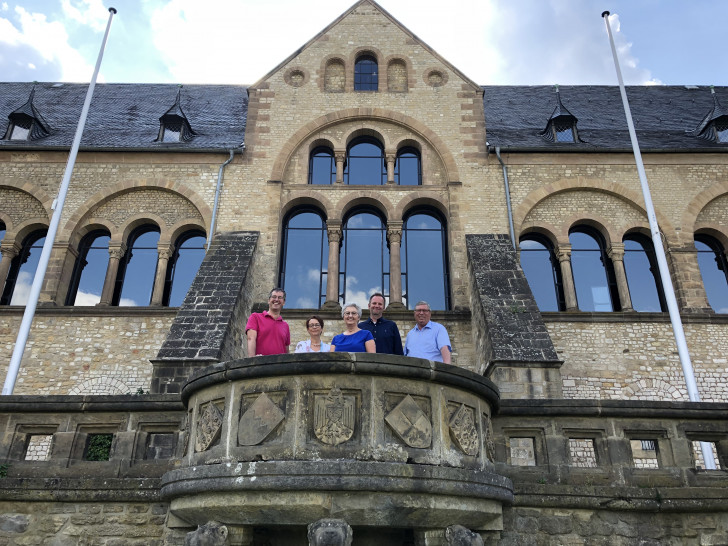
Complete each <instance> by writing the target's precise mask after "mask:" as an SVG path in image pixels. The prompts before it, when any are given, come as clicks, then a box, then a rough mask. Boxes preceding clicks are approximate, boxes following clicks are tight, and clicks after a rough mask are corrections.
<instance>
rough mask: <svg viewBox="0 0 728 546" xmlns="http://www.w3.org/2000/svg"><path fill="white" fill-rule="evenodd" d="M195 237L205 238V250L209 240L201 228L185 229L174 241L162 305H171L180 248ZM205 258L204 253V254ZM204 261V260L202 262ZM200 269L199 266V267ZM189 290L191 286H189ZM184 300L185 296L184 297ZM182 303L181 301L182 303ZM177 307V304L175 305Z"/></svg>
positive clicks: (166, 274)
mask: <svg viewBox="0 0 728 546" xmlns="http://www.w3.org/2000/svg"><path fill="white" fill-rule="evenodd" d="M195 237H201V238H202V239H203V244H202V249H203V251H204V249H205V241H206V240H207V237H206V235H205V232H204V231H202V230H201V229H191V230H189V231H185V232H184V233H182V234H181V235H180V236H179V237H177V240H176V241H175V243H174V251H173V252H172V256H170V258H169V261H168V262H167V271H166V272H165V274H164V290H163V292H162V305H163V306H164V307H169V306H170V305H169V300H170V297H171V295H172V289H173V288H174V282H175V278H174V276H175V272H176V270H177V263H178V262H179V258H180V250H181V249H182V245H183V244H185V243H186V242H187V241H189V240H190V239H193V238H195ZM202 259H203V260H204V259H205V258H204V255H203V258H202ZM200 263H202V262H200ZM197 270H198V271H199V267H198V269H197ZM195 275H197V272H195ZM192 282H194V277H193V279H192ZM190 286H192V283H190ZM187 291H189V287H187ZM183 301H184V298H183ZM180 305H181V303H180ZM175 307H177V306H175Z"/></svg>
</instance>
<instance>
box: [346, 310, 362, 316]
mask: <svg viewBox="0 0 728 546" xmlns="http://www.w3.org/2000/svg"><path fill="white" fill-rule="evenodd" d="M344 316H345V317H358V316H359V313H357V312H356V311H347V312H346V313H344Z"/></svg>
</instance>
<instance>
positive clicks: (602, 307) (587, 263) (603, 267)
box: [569, 226, 621, 311]
mask: <svg viewBox="0 0 728 546" xmlns="http://www.w3.org/2000/svg"><path fill="white" fill-rule="evenodd" d="M569 242H570V243H571V270H572V272H573V275H574V288H575V289H576V300H577V303H578V305H579V309H580V310H581V311H619V310H620V309H621V307H620V304H619V294H618V292H617V286H616V281H615V278H614V268H613V267H612V261H611V260H610V259H609V257H608V256H607V252H606V244H605V242H604V238H603V237H602V235H601V234H600V233H599V232H598V231H597V230H595V229H593V228H590V227H588V226H578V227H575V228H572V230H571V232H570V233H569Z"/></svg>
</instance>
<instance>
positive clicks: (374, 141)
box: [344, 136, 387, 186]
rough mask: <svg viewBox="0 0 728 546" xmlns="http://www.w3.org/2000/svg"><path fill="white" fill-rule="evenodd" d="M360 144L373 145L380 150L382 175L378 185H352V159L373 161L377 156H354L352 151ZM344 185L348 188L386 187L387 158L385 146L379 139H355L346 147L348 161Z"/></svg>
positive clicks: (346, 161) (365, 137)
mask: <svg viewBox="0 0 728 546" xmlns="http://www.w3.org/2000/svg"><path fill="white" fill-rule="evenodd" d="M360 144H372V145H374V146H376V147H377V148H378V149H379V160H380V162H381V163H380V175H379V183H378V184H350V180H351V163H352V162H351V161H350V160H351V159H352V158H353V159H368V158H371V159H373V158H374V157H375V156H356V155H355V156H352V155H351V150H352V149H353V148H355V147H356V146H358V145H360ZM344 184H346V185H347V186H349V185H352V186H386V184H387V158H386V156H385V154H384V145H383V144H382V143H381V142H380V141H379V139H377V138H375V137H372V136H360V137H357V138H355V139H353V140H352V141H351V142H350V143H349V145H348V146H347V147H346V160H345V163H344Z"/></svg>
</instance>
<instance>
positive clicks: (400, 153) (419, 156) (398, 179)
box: [394, 146, 422, 186]
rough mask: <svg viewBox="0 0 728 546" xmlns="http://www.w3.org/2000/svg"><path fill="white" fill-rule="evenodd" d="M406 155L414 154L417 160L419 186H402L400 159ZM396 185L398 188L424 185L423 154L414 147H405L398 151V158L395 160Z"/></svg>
mask: <svg viewBox="0 0 728 546" xmlns="http://www.w3.org/2000/svg"><path fill="white" fill-rule="evenodd" d="M404 154H412V155H414V156H415V158H416V159H417V184H402V182H401V172H400V163H399V160H400V157H401V156H403V155H404ZM394 183H395V184H397V185H398V186H402V185H404V186H421V185H422V154H420V151H419V150H418V149H417V148H415V147H414V146H404V147H402V148H400V149H399V150H397V157H396V158H395V160H394Z"/></svg>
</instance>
